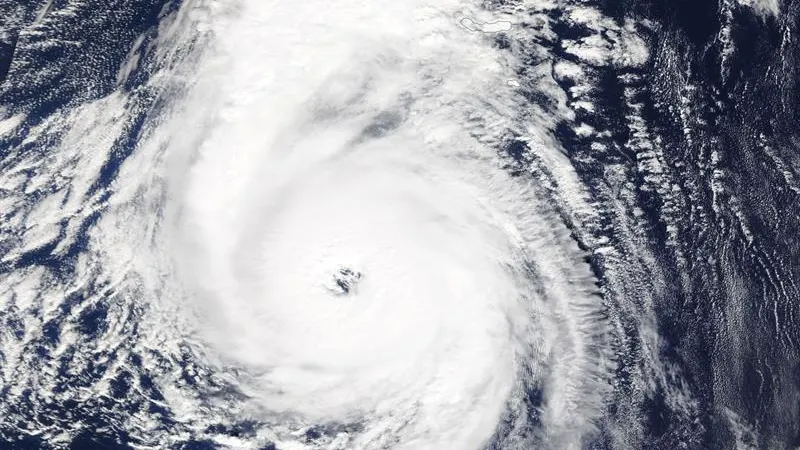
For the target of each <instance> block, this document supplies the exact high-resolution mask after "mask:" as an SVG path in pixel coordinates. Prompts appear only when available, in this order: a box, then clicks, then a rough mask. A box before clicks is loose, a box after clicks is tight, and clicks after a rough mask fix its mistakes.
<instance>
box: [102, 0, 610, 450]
mask: <svg viewBox="0 0 800 450" xmlns="http://www.w3.org/2000/svg"><path fill="white" fill-rule="evenodd" d="M487 14H489V13H488V12H487V11H485V10H481V9H480V8H478V7H477V6H476V5H471V4H469V3H467V2H459V1H454V0H448V1H443V2H439V3H437V4H436V5H435V7H433V6H431V5H428V4H427V3H426V2H423V1H419V0H412V1H407V2H380V1H379V2H371V3H369V4H365V3H361V2H354V1H349V0H348V1H344V2H336V3H329V2H313V1H308V2H301V3H299V4H292V3H290V2H261V1H249V0H248V1H241V2H238V3H235V4H232V3H228V4H225V5H223V4H220V3H216V2H209V3H194V4H192V3H189V4H187V5H184V6H183V7H182V9H181V11H180V13H179V14H177V16H176V18H175V20H173V21H171V22H170V23H168V24H165V25H164V26H163V29H162V30H161V34H160V39H161V46H162V47H163V48H160V49H159V50H158V52H159V57H160V58H161V59H160V61H161V62H162V67H161V69H160V70H161V72H160V73H159V74H158V75H154V76H153V81H152V83H153V84H154V85H157V86H158V87H159V89H161V96H162V98H161V101H160V103H159V109H157V110H154V111H153V113H152V115H153V117H154V118H153V119H152V120H151V121H150V122H148V123H147V124H146V126H145V127H144V132H143V138H142V142H141V144H140V146H139V148H137V151H136V153H135V154H133V155H132V156H131V157H130V158H129V159H128V160H127V161H126V162H125V164H124V165H123V167H122V168H121V170H120V175H119V180H120V181H119V182H118V183H117V185H116V186H115V193H114V195H113V196H112V198H111V199H110V200H109V202H108V203H109V205H111V208H110V211H109V212H108V213H106V214H104V216H103V218H102V219H101V220H100V221H99V222H98V225H97V228H96V229H95V230H94V231H93V238H92V239H93V240H92V243H91V246H92V249H94V251H95V254H96V255H97V256H96V257H97V258H98V261H101V264H102V266H103V267H106V268H108V270H109V271H111V272H113V273H116V274H125V276H124V277H123V278H125V279H126V280H128V281H126V282H125V283H122V282H120V281H113V282H112V283H111V284H112V285H115V284H119V286H120V287H119V288H118V289H119V290H120V291H122V290H123V288H125V287H126V286H127V288H129V290H130V291H131V292H135V293H136V295H137V296H139V297H141V298H144V299H145V300H146V303H147V304H148V305H149V309H148V312H147V318H148V324H149V325H147V326H143V327H144V329H146V330H148V332H151V333H152V334H153V335H154V336H159V339H161V341H160V342H161V343H160V344H153V343H149V344H142V345H148V346H157V345H158V346H162V347H163V348H167V349H173V350H174V352H175V353H178V352H179V350H177V349H179V348H182V346H183V345H184V344H186V345H189V346H190V347H192V348H193V349H194V350H193V352H194V353H195V354H197V355H202V356H203V357H204V358H205V359H206V362H207V365H208V367H217V368H218V369H219V370H220V371H222V372H223V373H225V375H224V377H223V379H224V382H225V383H228V384H229V385H231V386H233V387H234V390H235V391H237V392H240V393H241V394H242V395H243V396H244V397H245V398H246V399H247V400H246V401H245V402H244V403H245V404H247V405H248V406H247V407H246V408H244V409H241V410H238V411H237V412H236V414H238V415H239V417H244V416H246V417H252V418H253V420H256V421H258V422H259V423H266V424H267V425H268V426H266V427H265V428H264V430H265V431H262V432H261V434H259V435H258V440H260V442H262V443H263V442H270V443H274V445H276V448H281V449H311V448H325V449H344V448H347V449H379V448H397V449H414V450H426V449H465V450H466V449H480V448H487V447H490V446H491V447H492V448H531V447H532V446H534V445H535V446H538V447H541V448H558V449H568V448H580V447H581V445H582V444H583V443H584V442H585V436H588V435H590V434H591V433H592V432H593V431H595V425H596V423H595V421H596V420H597V419H598V418H599V417H600V416H601V415H602V408H603V396H604V393H605V392H606V391H607V389H608V382H607V377H606V372H607V370H608V367H609V366H610V364H609V359H610V358H609V357H608V355H607V354H608V350H607V342H606V334H607V333H606V330H605V328H604V327H605V325H604V321H603V318H602V314H601V311H602V309H603V307H602V304H601V303H600V300H599V296H597V295H595V289H596V286H595V284H594V282H595V279H594V277H593V275H592V273H591V271H590V269H589V267H588V265H587V264H586V263H585V262H584V258H585V255H584V254H583V252H582V251H581V250H579V249H578V247H577V245H576V244H575V242H574V240H573V239H572V238H571V237H570V236H569V231H568V229H567V228H566V226H565V225H564V220H563V218H562V217H561V216H559V213H558V212H557V211H556V210H555V209H554V208H553V206H552V205H550V199H549V197H548V195H551V194H552V191H554V190H560V191H563V192H561V194H564V193H566V197H564V198H565V199H566V200H565V201H567V202H570V203H571V206H575V205H581V202H582V201H583V200H582V196H581V194H580V188H578V187H576V185H575V184H574V183H573V181H572V180H571V178H570V174H569V171H568V170H565V169H564V167H565V164H564V162H563V161H564V159H563V156H562V155H561V154H560V153H559V150H558V149H557V148H556V147H555V146H552V147H550V146H549V145H548V142H552V141H551V140H550V139H549V138H548V137H547V136H548V135H549V133H552V130H550V129H549V127H550V125H549V124H548V122H547V119H546V118H544V117H542V116H541V115H540V114H539V113H537V112H534V111H526V110H525V106H524V98H523V96H522V95H521V94H520V93H519V92H518V90H517V88H518V87H519V86H520V82H519V81H516V78H517V77H516V75H515V70H516V68H515V67H514V63H513V61H511V60H509V59H507V58H506V57H504V56H503V54H502V53H500V52H499V51H498V50H497V48H496V47H495V46H493V36H492V35H491V34H486V33H483V32H477V33H476V32H474V30H468V29H465V28H464V27H462V26H461V25H460V24H459V18H463V17H465V16H469V17H474V18H475V19H474V21H475V23H478V22H486V23H490V22H492V20H495V21H496V20H497V19H498V18H497V17H483V15H487ZM493 14H495V15H497V14H499V15H503V17H501V19H503V20H504V21H505V22H504V23H513V22H514V17H513V14H512V13H511V12H510V11H496V12H495V13H493ZM489 15H491V14H489ZM484 19H486V20H484ZM470 20H472V19H470ZM513 32H514V30H513V29H512V30H510V31H509V33H513ZM161 75H164V76H161ZM159 83H160V84H159ZM107 106H108V108H110V107H111V105H107ZM155 117H157V119H156V118H155ZM511 138H514V139H518V140H522V141H527V142H528V143H529V144H530V146H531V147H536V148H538V151H539V152H540V158H541V160H542V161H544V162H546V163H547V164H548V165H549V167H548V168H547V170H548V171H550V172H551V173H552V175H553V177H555V178H556V179H558V183H557V184H558V186H555V187H554V186H545V185H541V184H540V183H538V182H537V181H535V178H534V177H525V176H522V177H520V176H518V174H514V173H512V172H511V171H510V170H507V165H508V164H507V163H508V162H507V161H505V160H504V157H502V156H500V155H501V153H500V152H499V150H500V148H501V147H502V146H503V145H505V144H506V143H507V141H508V140H509V139H511ZM153 161H156V162H157V163H156V164H155V166H153ZM134 180H138V181H134ZM124 249H127V251H126V250H124ZM132 279H135V280H136V282H135V288H131V287H130V286H131V283H130V280H132ZM173 350H170V351H173ZM165 351H166V350H165ZM181 351H182V350H181ZM153 364H155V365H157V364H162V363H160V362H158V363H156V362H154V363H153ZM168 378H169V375H167V374H165V375H164V379H163V380H156V381H157V382H160V383H162V390H163V391H164V392H165V398H164V400H163V401H164V402H166V403H167V404H169V405H170V407H171V408H173V409H174V410H177V411H183V413H182V414H183V416H180V417H182V418H183V419H182V420H185V421H186V422H192V421H197V422H201V419H199V418H198V417H200V416H202V415H203V414H204V412H203V411H208V408H211V407H210V406H208V405H207V404H204V403H203V402H201V401H199V400H198V398H197V396H195V395H194V394H190V393H188V391H183V390H181V389H179V388H175V387H174V386H175V385H178V386H180V383H177V384H176V383H175V380H170V379H168ZM309 430H322V431H317V432H315V434H314V438H313V439H311V438H308V433H309ZM304 433H306V434H304ZM304 436H305V437H304ZM229 444H230V445H231V446H232V447H234V448H244V447H247V445H250V444H247V445H245V444H243V443H230V442H229ZM237 446H238V447H237ZM247 448H249V447H247ZM253 448H255V447H253Z"/></svg>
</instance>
